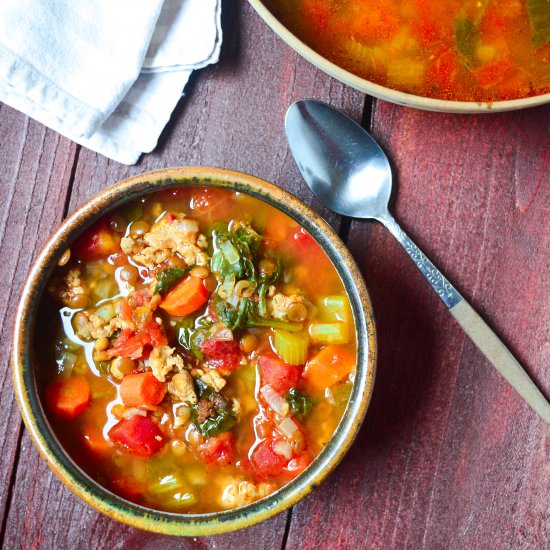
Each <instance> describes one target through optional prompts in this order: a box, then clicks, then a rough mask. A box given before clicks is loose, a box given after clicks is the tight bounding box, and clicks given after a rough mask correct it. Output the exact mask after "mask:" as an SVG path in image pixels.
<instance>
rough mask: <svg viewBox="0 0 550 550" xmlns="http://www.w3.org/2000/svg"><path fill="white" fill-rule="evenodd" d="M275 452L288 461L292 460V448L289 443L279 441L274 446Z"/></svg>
mask: <svg viewBox="0 0 550 550" xmlns="http://www.w3.org/2000/svg"><path fill="white" fill-rule="evenodd" d="M273 452H274V453H275V454H278V455H279V456H283V457H285V458H286V459H287V460H290V459H291V458H292V447H291V446H290V443H289V442H288V441H277V442H275V444H274V445H273Z"/></svg>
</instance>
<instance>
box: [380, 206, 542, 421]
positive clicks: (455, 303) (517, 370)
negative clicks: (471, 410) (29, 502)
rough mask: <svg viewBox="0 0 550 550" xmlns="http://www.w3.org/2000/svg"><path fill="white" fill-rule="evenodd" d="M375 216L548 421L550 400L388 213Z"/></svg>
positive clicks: (496, 364)
mask: <svg viewBox="0 0 550 550" xmlns="http://www.w3.org/2000/svg"><path fill="white" fill-rule="evenodd" d="M378 220H379V221H380V222H381V223H382V224H384V225H385V226H386V228H387V229H388V230H389V231H390V233H391V234H392V235H393V236H394V237H395V238H396V239H397V240H398V241H399V243H400V244H401V246H402V247H403V248H404V249H405V251H406V252H407V254H408V255H409V256H410V258H411V259H412V260H413V262H414V263H415V264H416V267H418V269H419V270H420V272H421V273H422V274H423V275H424V277H426V279H427V280H428V282H429V283H430V285H431V286H432V288H433V289H434V290H435V292H436V293H437V295H438V296H439V297H440V298H441V300H443V302H444V303H445V305H446V306H447V307H448V308H449V310H450V312H451V314H452V315H453V317H454V318H455V319H456V320H457V321H458V323H459V325H460V326H461V327H462V328H463V330H464V332H465V333H466V334H467V335H468V336H469V337H470V338H471V340H472V341H473V342H474V344H475V345H476V346H477V347H478V348H479V350H480V351H481V352H482V353H483V355H485V357H486V358H487V359H488V360H489V361H490V363H491V364H492V365H493V366H494V367H495V368H496V369H497V370H498V371H499V372H500V374H502V376H504V378H505V379H506V380H507V381H508V382H509V383H510V384H511V386H512V387H513V388H514V389H515V390H516V391H517V392H518V393H519V395H520V396H521V397H522V398H523V399H524V400H525V402H526V403H527V404H528V405H530V406H531V407H532V409H533V410H534V411H535V412H536V413H537V414H538V415H539V416H540V417H541V418H542V419H543V420H544V421H545V422H546V423H548V424H550V403H548V401H547V399H546V398H545V397H544V395H543V394H542V392H541V391H540V390H539V388H538V387H537V386H536V385H535V383H534V382H533V381H532V380H531V378H529V375H528V374H527V373H526V372H525V370H524V369H523V367H522V366H521V365H520V364H519V362H518V361H517V359H516V358H515V357H514V356H513V355H512V353H511V352H510V350H509V349H508V348H507V347H506V346H505V345H504V343H503V342H502V340H500V338H499V337H498V336H497V335H496V334H495V333H494V332H493V330H492V329H491V328H490V327H489V325H487V323H486V322H485V321H484V320H483V319H482V318H481V317H480V315H479V314H478V313H477V312H476V311H475V310H474V309H473V308H472V306H471V305H470V304H469V303H468V302H467V301H466V300H465V299H464V298H463V297H462V296H461V295H460V293H459V292H458V291H457V290H456V289H455V288H454V287H453V285H452V284H451V283H450V282H449V281H448V280H447V279H446V278H445V276H444V275H443V274H442V273H441V272H440V271H439V269H437V268H436V267H435V266H434V265H433V264H432V262H431V261H430V260H429V259H428V258H427V257H426V255H425V254H424V253H423V252H422V251H421V250H420V249H419V248H418V246H416V244H415V243H414V242H413V241H412V240H411V238H410V237H409V236H408V235H407V234H406V233H405V232H404V231H403V229H402V228H401V227H400V225H399V224H398V223H397V222H396V221H395V219H394V218H393V217H392V216H391V214H389V213H388V214H385V215H384V216H381V217H380V218H378Z"/></svg>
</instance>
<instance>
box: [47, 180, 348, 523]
mask: <svg viewBox="0 0 550 550" xmlns="http://www.w3.org/2000/svg"><path fill="white" fill-rule="evenodd" d="M48 289H49V293H48V294H49V298H48V301H49V302H51V303H49V304H47V307H46V308H44V310H43V312H42V315H45V316H46V317H45V318H44V319H43V322H40V323H39V324H40V326H44V327H45V330H44V331H42V333H41V335H40V336H39V346H40V349H44V350H47V351H46V352H45V353H44V357H43V358H41V360H40V365H41V368H40V369H39V371H38V379H39V387H40V388H41V390H40V392H41V397H42V400H43V403H44V408H45V411H46V414H47V416H48V419H49V421H50V423H51V425H52V427H53V429H54V431H55V433H56V435H57V437H58V438H59V440H60V441H61V443H62V444H63V446H64V447H65V448H66V449H67V451H68V452H69V454H70V455H71V456H72V458H73V459H74V460H75V461H76V463H77V464H79V465H80V466H81V467H82V468H83V469H84V470H85V471H86V472H87V473H88V474H89V475H90V476H91V477H92V478H94V479H95V480H96V481H98V482H99V483H101V484H102V485H103V486H105V487H107V488H109V489H110V490H112V491H113V492H114V493H116V494H118V495H120V496H122V497H123V498H126V499H128V500H130V501H133V502H136V503H139V504H142V505H144V506H148V507H151V508H154V509H159V510H165V511H170V512H178V513H205V512H214V511H217V510H223V509H231V508H236V507H240V506H243V505H246V504H249V503H251V502H254V501H255V500H258V499H260V498H262V497H264V496H267V495H268V494H270V493H272V492H273V491H276V490H277V489H278V488H280V487H281V486H282V485H284V484H285V483H287V482H288V481H289V480H291V479H292V478H294V477H295V476H296V475H298V474H299V473H300V472H302V471H303V470H304V469H305V468H306V467H307V466H308V465H309V463H310V462H311V461H312V460H313V458H314V457H315V456H316V455H317V454H318V453H319V452H320V451H321V450H322V448H323V447H324V445H326V443H327V442H328V441H329V439H330V438H331V436H332V434H333V432H334V430H335V428H336V426H337V425H338V422H339V420H340V418H341V416H342V414H343V412H344V409H345V407H346V404H347V401H348V397H349V395H350V392H351V387H352V383H353V376H354V370H355V363H356V344H355V327H354V324H353V318H352V315H351V311H350V307H349V303H348V299H347V295H346V293H345V290H344V288H343V286H342V283H341V280H340V278H339V276H338V274H337V272H336V270H335V269H334V267H333V266H332V264H331V262H330V260H329V259H328V257H327V256H326V255H325V253H324V252H323V250H322V249H321V248H320V247H319V245H318V244H317V243H316V241H315V240H314V239H313V238H312V237H311V236H310V235H309V234H308V233H307V232H306V231H305V230H304V229H303V228H301V227H300V226H299V225H298V224H297V223H296V222H295V221H294V220H292V219H291V218H290V217H288V216H286V215H285V214H283V213H282V212H280V211H279V210H276V209H275V208H273V207H271V206H269V205H268V204H266V203H264V202H263V201H260V200H258V199H255V198H253V197H250V196H249V195H247V194H243V193H237V192H234V191H229V190H224V189H217V188H210V187H200V186H195V187H182V188H176V189H170V190H166V191H161V192H157V193H152V194H149V195H147V196H145V197H143V198H141V199H139V200H136V201H134V202H132V203H129V204H126V205H125V206H124V207H121V208H120V209H118V210H116V211H114V212H113V213H110V214H108V215H107V216H105V217H104V218H102V219H101V220H100V221H99V222H97V223H96V224H94V225H93V226H92V227H91V228H90V229H88V230H87V231H86V232H84V233H83V234H82V235H81V236H80V237H79V238H78V239H77V240H76V241H75V243H74V244H73V246H72V247H71V249H70V250H68V251H67V252H66V253H65V254H64V255H63V257H62V258H61V260H60V261H59V265H58V267H57V268H56V270H55V272H54V274H53V275H52V278H51V280H50V282H49V284H48ZM52 308H53V309H54V310H55V312H56V319H57V320H58V321H57V323H52V322H51V311H52ZM52 342H55V346H54V345H52Z"/></svg>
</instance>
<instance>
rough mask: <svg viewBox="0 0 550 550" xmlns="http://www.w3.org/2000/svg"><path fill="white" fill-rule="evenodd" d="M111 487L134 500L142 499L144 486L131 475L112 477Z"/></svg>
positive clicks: (124, 496)
mask: <svg viewBox="0 0 550 550" xmlns="http://www.w3.org/2000/svg"><path fill="white" fill-rule="evenodd" d="M111 487H112V488H113V491H114V492H115V493H116V494H117V495H120V496H121V497H123V498H125V499H127V500H131V501H134V502H136V501H139V500H141V497H142V496H143V488H142V487H141V486H140V484H139V483H138V482H137V481H136V480H135V479H132V478H129V477H115V478H114V479H111Z"/></svg>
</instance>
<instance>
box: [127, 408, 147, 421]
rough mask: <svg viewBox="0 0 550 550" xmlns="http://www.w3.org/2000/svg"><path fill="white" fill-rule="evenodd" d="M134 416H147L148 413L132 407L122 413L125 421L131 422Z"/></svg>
mask: <svg viewBox="0 0 550 550" xmlns="http://www.w3.org/2000/svg"><path fill="white" fill-rule="evenodd" d="M133 416H147V411H144V410H143V409H138V408H137V407H130V408H129V409H126V410H125V411H124V412H123V413H122V418H124V419H125V420H130V418H132V417H133Z"/></svg>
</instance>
